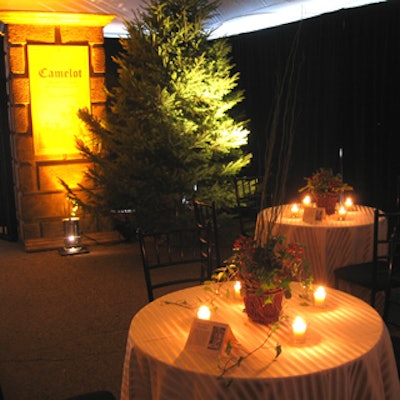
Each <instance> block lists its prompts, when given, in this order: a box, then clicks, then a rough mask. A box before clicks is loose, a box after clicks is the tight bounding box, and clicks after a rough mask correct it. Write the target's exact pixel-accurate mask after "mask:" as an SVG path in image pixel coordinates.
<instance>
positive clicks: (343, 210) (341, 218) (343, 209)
mask: <svg viewBox="0 0 400 400" xmlns="http://www.w3.org/2000/svg"><path fill="white" fill-rule="evenodd" d="M346 213H347V210H346V207H344V206H340V208H339V212H338V214H339V221H344V219H345V218H346Z"/></svg>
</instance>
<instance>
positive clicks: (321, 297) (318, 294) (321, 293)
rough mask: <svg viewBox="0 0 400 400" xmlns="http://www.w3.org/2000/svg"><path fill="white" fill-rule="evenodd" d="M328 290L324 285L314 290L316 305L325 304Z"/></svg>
mask: <svg viewBox="0 0 400 400" xmlns="http://www.w3.org/2000/svg"><path fill="white" fill-rule="evenodd" d="M325 299H326V292H325V289H324V288H323V287H322V286H319V287H318V289H317V290H316V291H315V292H314V305H316V306H318V307H322V306H323V305H324V304H325Z"/></svg>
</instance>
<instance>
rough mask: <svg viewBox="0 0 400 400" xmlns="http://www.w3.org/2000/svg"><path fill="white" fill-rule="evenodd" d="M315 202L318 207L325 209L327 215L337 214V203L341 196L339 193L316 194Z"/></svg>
mask: <svg viewBox="0 0 400 400" xmlns="http://www.w3.org/2000/svg"><path fill="white" fill-rule="evenodd" d="M314 199H315V202H316V203H317V207H321V208H325V212H326V214H327V215H331V214H334V213H335V209H336V203H337V202H338V201H339V194H337V193H315V194H314Z"/></svg>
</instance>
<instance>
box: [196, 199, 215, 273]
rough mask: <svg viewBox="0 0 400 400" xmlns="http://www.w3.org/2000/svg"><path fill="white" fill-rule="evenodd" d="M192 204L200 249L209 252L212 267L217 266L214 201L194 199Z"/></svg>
mask: <svg viewBox="0 0 400 400" xmlns="http://www.w3.org/2000/svg"><path fill="white" fill-rule="evenodd" d="M193 205H194V216H195V220H196V226H197V228H198V230H199V235H200V246H201V251H202V252H209V253H210V254H211V263H212V265H213V269H214V268H219V267H220V266H221V256H220V248H219V229H218V222H217V212H216V208H215V202H212V203H206V202H203V201H200V200H197V199H194V200H193Z"/></svg>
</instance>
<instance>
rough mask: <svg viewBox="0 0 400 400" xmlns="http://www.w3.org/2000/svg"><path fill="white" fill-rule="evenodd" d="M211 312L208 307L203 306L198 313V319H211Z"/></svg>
mask: <svg viewBox="0 0 400 400" xmlns="http://www.w3.org/2000/svg"><path fill="white" fill-rule="evenodd" d="M210 316H211V311H210V309H209V308H208V307H207V306H201V307H200V308H199V309H198V311H197V318H199V319H210Z"/></svg>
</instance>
